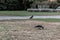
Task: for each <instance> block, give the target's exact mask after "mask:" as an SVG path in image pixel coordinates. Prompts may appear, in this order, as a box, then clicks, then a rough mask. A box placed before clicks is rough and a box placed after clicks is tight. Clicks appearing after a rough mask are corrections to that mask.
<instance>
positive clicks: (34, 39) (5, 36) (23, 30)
mask: <svg viewBox="0 0 60 40" xmlns="http://www.w3.org/2000/svg"><path fill="white" fill-rule="evenodd" d="M38 24H39V25H42V26H44V30H39V29H37V28H35V27H34V26H36V25H38ZM0 40H60V22H44V21H33V20H25V21H4V22H0Z"/></svg>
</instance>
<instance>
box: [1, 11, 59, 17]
mask: <svg viewBox="0 0 60 40" xmlns="http://www.w3.org/2000/svg"><path fill="white" fill-rule="evenodd" d="M31 15H38V16H41V15H46V16H48V15H60V13H59V12H27V11H0V16H31Z"/></svg>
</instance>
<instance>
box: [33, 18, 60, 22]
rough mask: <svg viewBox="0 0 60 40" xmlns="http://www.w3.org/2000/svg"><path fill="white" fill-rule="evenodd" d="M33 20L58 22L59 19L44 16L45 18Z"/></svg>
mask: <svg viewBox="0 0 60 40" xmlns="http://www.w3.org/2000/svg"><path fill="white" fill-rule="evenodd" d="M33 20H38V21H46V22H60V19H54V18H53V19H52V18H46V19H43V18H42V19H33Z"/></svg>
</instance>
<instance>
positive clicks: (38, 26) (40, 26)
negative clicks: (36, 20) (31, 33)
mask: <svg viewBox="0 0 60 40" xmlns="http://www.w3.org/2000/svg"><path fill="white" fill-rule="evenodd" d="M35 28H38V29H40V30H41V29H44V27H43V26H42V25H37V26H35Z"/></svg>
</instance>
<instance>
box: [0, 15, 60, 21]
mask: <svg viewBox="0 0 60 40" xmlns="http://www.w3.org/2000/svg"><path fill="white" fill-rule="evenodd" d="M30 17H31V16H0V20H11V19H29V18H30ZM36 18H56V19H60V16H34V17H33V19H36Z"/></svg>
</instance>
